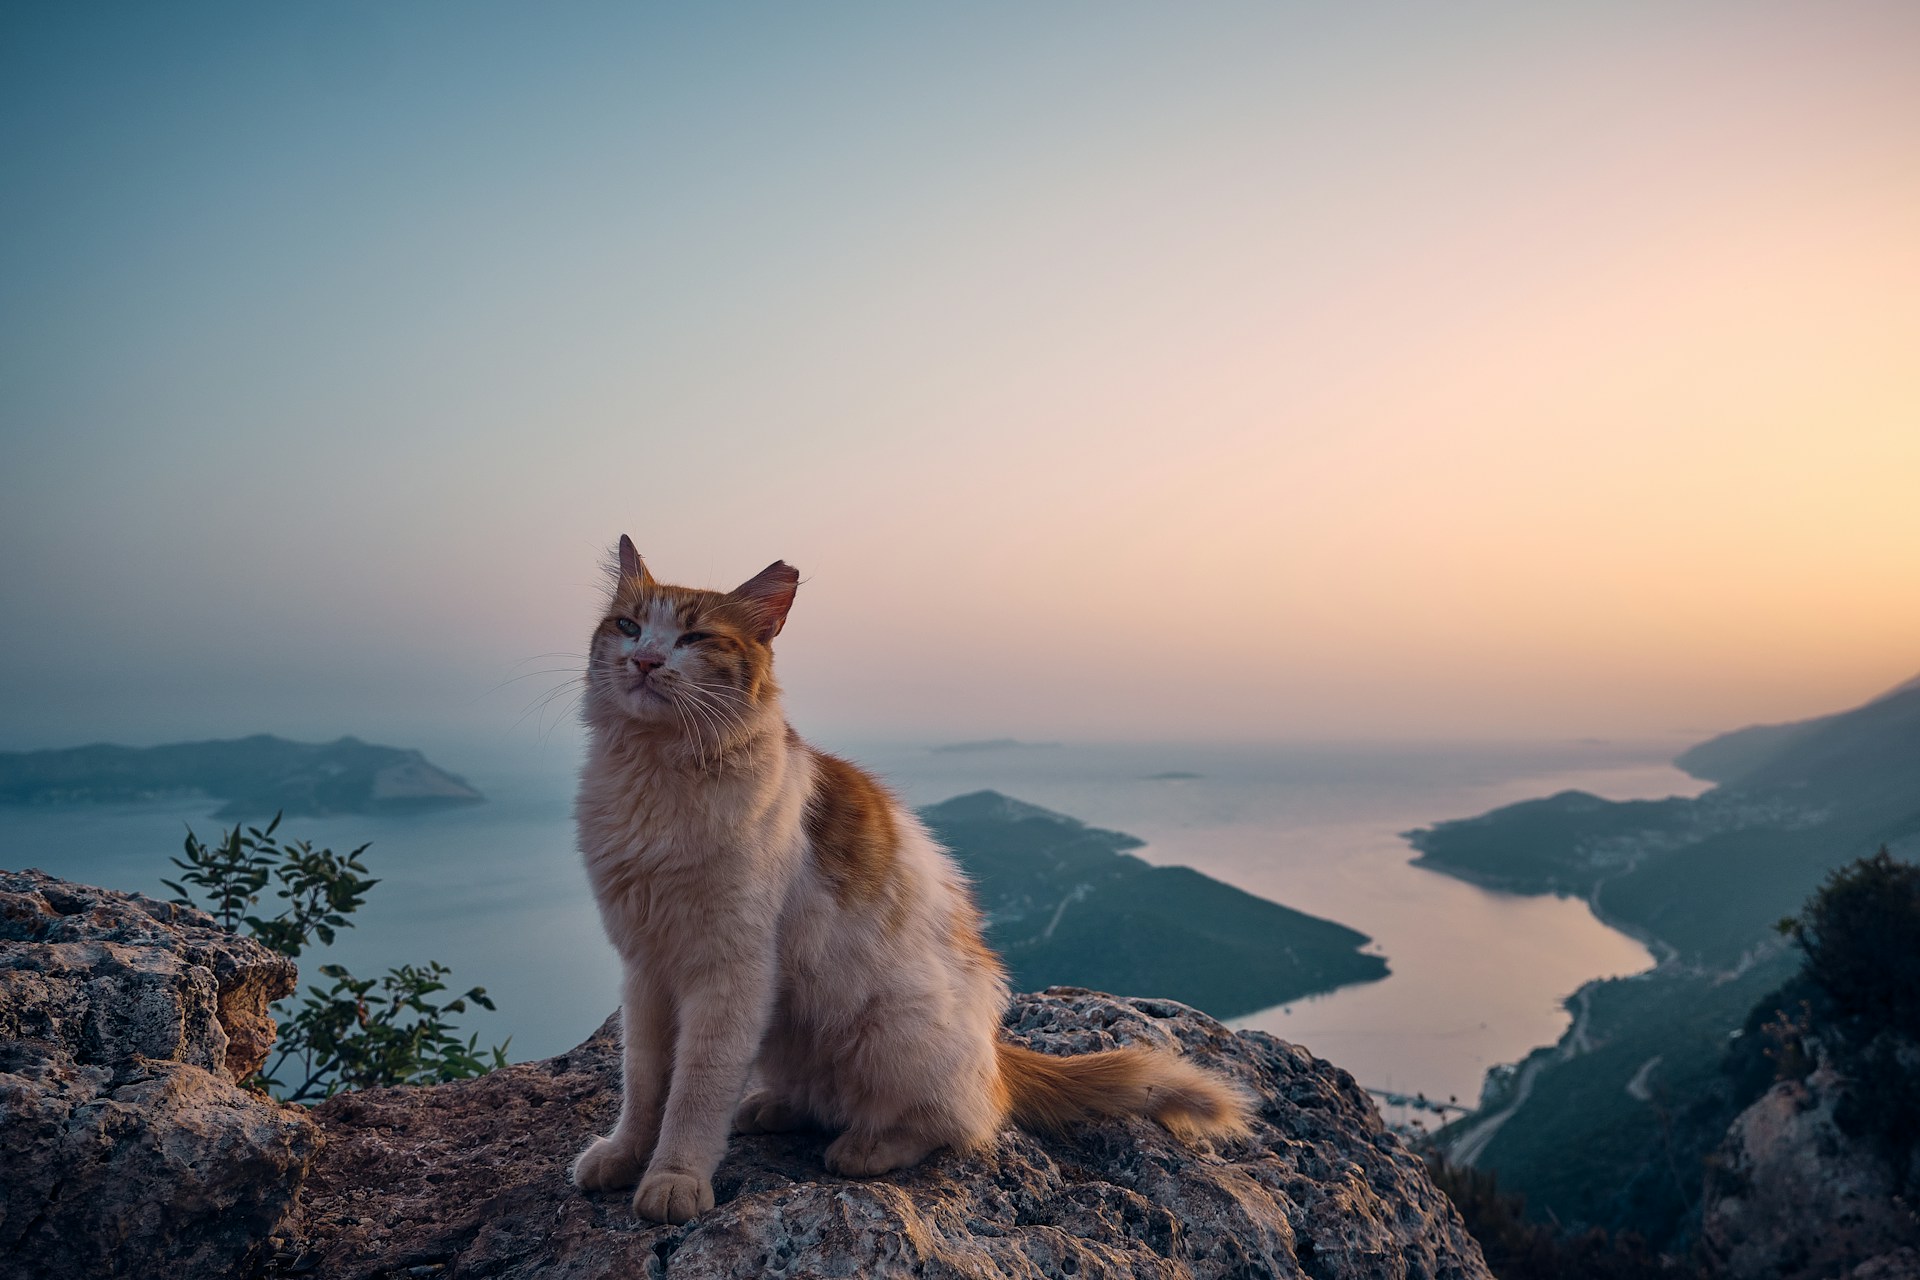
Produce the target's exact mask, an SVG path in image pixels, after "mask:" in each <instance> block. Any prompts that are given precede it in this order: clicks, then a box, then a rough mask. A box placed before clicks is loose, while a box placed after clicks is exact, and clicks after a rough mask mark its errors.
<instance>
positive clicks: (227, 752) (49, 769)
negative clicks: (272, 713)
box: [0, 733, 486, 818]
mask: <svg viewBox="0 0 1920 1280" xmlns="http://www.w3.org/2000/svg"><path fill="white" fill-rule="evenodd" d="M191 795H207V796H211V797H212V798H214V799H216V800H223V801H225V802H226V803H225V805H224V806H223V807H222V808H221V809H220V811H219V813H218V815H217V816H219V817H222V818H264V817H270V816H271V815H273V814H275V813H285V814H288V815H289V816H295V815H298V816H310V817H325V816H327V815H330V814H337V813H391V812H395V811H401V810H410V809H437V808H444V807H447V806H451V805H467V804H479V803H481V802H483V801H484V800H485V799H486V797H485V796H483V795H481V794H480V793H479V792H478V791H476V790H474V789H473V788H472V787H471V786H468V785H467V783H466V780H465V779H463V778H459V777H456V776H455V775H453V774H451V773H448V772H447V771H446V770H444V769H441V768H438V767H437V766H435V765H433V764H430V763H429V762H428V761H427V758H426V757H425V756H423V755H422V754H420V753H419V752H418V751H409V750H406V749H404V748H401V747H383V746H377V745H375V744H373V743H368V742H362V741H360V740H359V739H358V738H341V739H339V740H338V741H335V742H325V743H310V742H289V741H288V740H287V739H285V738H276V737H274V736H272V735H271V734H264V733H261V734H255V735H254V736H252V737H250V738H228V739H222V740H218V741H213V742H175V743H169V744H167V745H165V746H159V747H119V746H113V745H110V744H107V743H97V744H95V745H93V746H88V747H71V748H68V749H65V750H60V751H5V752H0V804H9V805H29V804H127V803H137V802H139V801H143V800H164V799H170V798H175V797H181V796H191Z"/></svg>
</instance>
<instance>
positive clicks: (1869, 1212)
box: [1701, 1067, 1920, 1280]
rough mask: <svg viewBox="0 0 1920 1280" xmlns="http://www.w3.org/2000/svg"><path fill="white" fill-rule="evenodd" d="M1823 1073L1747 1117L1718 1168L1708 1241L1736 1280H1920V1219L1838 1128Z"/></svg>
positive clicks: (1834, 1088)
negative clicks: (1829, 1279)
mask: <svg viewBox="0 0 1920 1280" xmlns="http://www.w3.org/2000/svg"><path fill="white" fill-rule="evenodd" d="M1843 1088H1844V1083H1843V1082H1842V1081H1841V1080H1840V1079H1839V1077H1838V1076H1837V1075H1836V1074H1835V1073H1834V1072H1833V1070H1832V1069H1831V1068H1827V1067H1822V1068H1821V1069H1819V1070H1817V1071H1815V1072H1814V1073H1813V1074H1812V1075H1810V1076H1808V1077H1807V1079H1806V1080H1805V1081H1804V1082H1801V1081H1782V1082H1781V1083H1779V1084H1776V1085H1774V1086H1773V1088H1771V1089H1770V1090H1768V1091H1767V1093H1766V1094H1765V1095H1764V1096H1762V1097H1761V1098H1760V1100H1759V1101H1757V1102H1755V1103H1754V1104H1753V1105H1752V1106H1750V1107H1748V1108H1747V1109H1746V1110H1745V1111H1743V1112H1741V1113H1740V1115H1739V1116H1738V1117H1736V1118H1735V1119H1734V1122H1733V1125H1732V1126H1731V1127H1730V1128H1729V1129H1728V1130H1727V1137H1726V1141H1725V1142H1724V1143H1722V1145H1721V1147H1720V1150H1719V1152H1718V1153H1717V1154H1716V1155H1715V1157H1714V1159H1713V1160H1712V1161H1710V1162H1709V1166H1708V1168H1709V1173H1708V1177H1707V1186H1706V1194H1705V1197H1704V1199H1703V1201H1702V1206H1701V1237H1702V1240H1703V1242H1704V1243H1705V1245H1706V1246H1707V1248H1708V1250H1709V1252H1710V1254H1711V1255H1712V1256H1713V1257H1714V1258H1715V1259H1716V1260H1717V1261H1718V1262H1719V1263H1720V1264H1721V1268H1722V1270H1723V1273H1724V1274H1725V1275H1726V1276H1727V1277H1729V1280H1761V1278H1762V1277H1765V1278H1766V1280H1825V1278H1826V1277H1831V1276H1847V1277H1857V1278H1858V1280H1920V1253H1916V1249H1920V1216H1916V1214H1915V1212H1914V1206H1913V1205H1912V1204H1910V1203H1908V1202H1906V1201H1905V1200H1904V1199H1903V1198H1901V1197H1900V1196H1898V1195H1896V1194H1895V1192H1896V1185H1895V1184H1896V1179H1895V1176H1894V1174H1893V1171H1892V1170H1890V1169H1888V1168H1887V1167H1886V1165H1885V1164H1884V1163H1883V1162H1882V1161H1881V1160H1879V1159H1878V1158H1876V1157H1875V1156H1874V1155H1873V1154H1872V1153H1871V1152H1869V1151H1867V1150H1866V1149H1865V1148H1864V1147H1863V1146H1862V1144H1860V1143H1858V1142H1856V1141H1854V1140H1853V1139H1851V1138H1849V1137H1848V1136H1847V1135H1846V1134H1845V1133H1844V1132H1842V1130H1841V1128H1840V1126H1839V1125H1838V1124H1837V1123H1835V1120H1834V1111H1835V1109H1836V1107H1837V1106H1838V1105H1839V1102H1840V1098H1841V1093H1842V1090H1843Z"/></svg>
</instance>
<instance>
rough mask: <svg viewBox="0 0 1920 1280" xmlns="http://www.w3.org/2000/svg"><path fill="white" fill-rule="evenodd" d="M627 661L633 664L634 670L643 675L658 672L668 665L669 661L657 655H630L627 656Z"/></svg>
mask: <svg viewBox="0 0 1920 1280" xmlns="http://www.w3.org/2000/svg"><path fill="white" fill-rule="evenodd" d="M627 661H628V662H631V663H632V664H633V668H634V670H636V671H638V672H639V673H640V674H641V675H646V674H648V673H649V672H653V671H658V670H659V669H660V668H661V667H664V666H666V665H667V660H666V659H665V658H663V657H661V656H660V655H659V654H657V653H630V654H628V655H627Z"/></svg>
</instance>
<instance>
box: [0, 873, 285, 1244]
mask: <svg viewBox="0 0 1920 1280" xmlns="http://www.w3.org/2000/svg"><path fill="white" fill-rule="evenodd" d="M293 982H294V967H293V965H292V963H291V962H290V961H288V960H287V959H286V958H285V957H282V956H279V955H276V954H274V953H273V952H271V951H268V950H267V949H266V948H265V947H262V946H260V945H259V944H257V943H255V942H252V941H250V940H248V939H244V938H237V937H234V936H233V935H232V934H229V933H227V932H225V931H224V930H222V929H220V928H219V927H218V926H217V925H216V924H215V923H214V921H213V919H212V918H211V917H209V916H207V915H205V914H204V913H202V912H199V911H195V910H192V909H191V908H182V907H176V906H171V905H169V904H167V903H163V902H158V901H155V900H154V899H152V898H147V897H142V896H140V895H136V894H123V893H114V892H111V891H109V890H104V889H93V888H89V887H87V886H84V885H75V884H69V883H67V882H65V881H62V880H57V879H55V878H54V877H52V876H48V875H46V874H44V873H42V872H37V871H20V872H13V871H0V1142H3V1143H4V1150H5V1153H6V1155H5V1159H4V1160H3V1161H0V1258H5V1259H6V1260H7V1267H8V1270H7V1274H8V1275H10V1276H12V1275H18V1276H22V1277H64V1276H87V1277H96V1276H115V1275H128V1276H149V1275H160V1274H170V1275H178V1276H190V1275H223V1274H227V1273H228V1272H229V1271H230V1270H232V1269H234V1268H237V1267H244V1266H246V1265H247V1264H248V1262H249V1260H250V1259H255V1258H258V1257H260V1256H262V1255H263V1248H264V1241H265V1240H266V1239H267V1238H268V1237H269V1236H270V1235H271V1234H272V1233H273V1231H274V1230H275V1229H276V1228H277V1226H278V1224H279V1223H280V1222H281V1220H282V1219H283V1218H284V1217H285V1215H286V1213H287V1211H288V1208H289V1205H290V1203H291V1201H292V1198H293V1194H294V1191H295V1188H296V1186H297V1182H298V1178H299V1176H300V1174H301V1173H302V1172H303V1171H304V1169H305V1167H306V1165H307V1163H308V1162H309V1161H310V1160H311V1158H312V1153H313V1151H314V1149H315V1147H316V1145H317V1144H316V1140H315V1130H314V1127H313V1124H312V1122H311V1121H310V1120H309V1119H308V1117H307V1116H306V1115H305V1114H304V1113H303V1112H302V1111H301V1110H300V1109H299V1108H295V1107H285V1106H281V1105H279V1104H277V1103H274V1102H271V1101H269V1100H266V1099H263V1098H261V1097H259V1096H258V1095H256V1094H253V1093H249V1092H247V1091H246V1090H243V1089H240V1088H238V1087H236V1084H235V1082H236V1081H237V1080H239V1079H241V1078H242V1077H244V1076H245V1075H247V1074H248V1073H249V1072H251V1071H253V1070H254V1069H255V1068H257V1067H258V1066H259V1065H260V1063H261V1062H262V1061H264V1059H265V1058H266V1055H267V1051H268V1050H269V1049H270V1048H271V1047H272V1044H273V1037H274V1024H273V1019H272V1017H271V1015H270V1014H269V1012H268V1006H269V1005H271V1004H272V1002H273V1001H274V1000H276V999H278V998H280V997H281V996H284V995H286V994H288V993H290V992H291V991H292V990H293Z"/></svg>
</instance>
